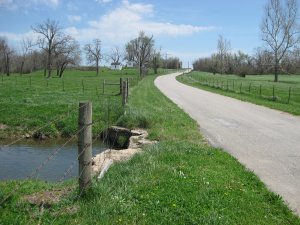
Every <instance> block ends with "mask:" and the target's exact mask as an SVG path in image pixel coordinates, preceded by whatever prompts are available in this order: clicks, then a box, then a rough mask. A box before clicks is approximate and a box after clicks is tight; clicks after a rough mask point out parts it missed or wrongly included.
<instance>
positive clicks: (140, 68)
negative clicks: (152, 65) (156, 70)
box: [139, 63, 143, 78]
mask: <svg viewBox="0 0 300 225" xmlns="http://www.w3.org/2000/svg"><path fill="white" fill-rule="evenodd" d="M142 73H143V71H142V64H141V63H140V65H139V75H140V78H141V77H142V76H143V74H142Z"/></svg>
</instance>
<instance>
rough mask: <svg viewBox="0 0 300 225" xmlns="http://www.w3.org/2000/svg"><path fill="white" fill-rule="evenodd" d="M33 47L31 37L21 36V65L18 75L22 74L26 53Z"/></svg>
mask: <svg viewBox="0 0 300 225" xmlns="http://www.w3.org/2000/svg"><path fill="white" fill-rule="evenodd" d="M32 47H33V42H32V39H31V38H23V39H22V42H21V66H20V75H22V74H23V69H24V64H25V61H26V58H27V56H28V54H29V53H30V52H31V50H32Z"/></svg>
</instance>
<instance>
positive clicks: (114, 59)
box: [107, 47, 122, 63]
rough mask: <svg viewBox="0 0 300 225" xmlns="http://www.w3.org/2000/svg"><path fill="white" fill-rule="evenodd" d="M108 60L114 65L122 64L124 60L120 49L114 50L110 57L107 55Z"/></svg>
mask: <svg viewBox="0 0 300 225" xmlns="http://www.w3.org/2000/svg"><path fill="white" fill-rule="evenodd" d="M107 57H108V59H109V60H111V61H112V62H113V63H120V60H121V59H122V52H121V50H120V49H119V48H118V47H114V48H112V50H111V52H110V54H109V55H107Z"/></svg>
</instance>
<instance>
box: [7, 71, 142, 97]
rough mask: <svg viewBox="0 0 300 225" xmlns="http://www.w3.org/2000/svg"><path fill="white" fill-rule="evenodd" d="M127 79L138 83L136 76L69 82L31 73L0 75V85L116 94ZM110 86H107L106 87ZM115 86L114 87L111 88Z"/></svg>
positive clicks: (131, 83)
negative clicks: (37, 76)
mask: <svg viewBox="0 0 300 225" xmlns="http://www.w3.org/2000/svg"><path fill="white" fill-rule="evenodd" d="M124 79H125V80H127V82H128V83H130V85H131V86H134V85H136V84H137V83H138V81H139V79H138V78H132V77H126V78H120V81H118V80H116V79H113V80H112V79H102V78H100V79H99V78H94V79H92V80H85V79H77V80H76V81H75V82H70V81H69V79H64V78H41V77H39V78H36V77H35V78H34V79H33V78H32V76H31V75H23V76H13V77H6V76H3V75H2V76H1V86H2V87H7V88H12V87H14V88H20V89H23V90H24V91H29V90H33V91H40V90H51V91H63V92H65V91H81V92H82V93H85V92H86V91H89V92H91V91H92V92H93V91H95V90H96V95H97V96H99V95H100V93H102V94H105V95H118V94H120V93H121V91H120V90H121V86H122V80H124ZM108 86H109V87H111V88H107V87H108ZM113 87H115V88H113Z"/></svg>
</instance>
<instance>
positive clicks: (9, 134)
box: [0, 68, 164, 139]
mask: <svg viewBox="0 0 300 225" xmlns="http://www.w3.org/2000/svg"><path fill="white" fill-rule="evenodd" d="M53 72H55V71H53ZM163 72H164V71H162V70H161V71H160V73H163ZM150 73H152V71H150ZM121 77H122V78H129V79H130V86H134V85H136V84H137V82H138V71H137V69H123V70H121V71H112V70H110V69H107V68H103V69H101V71H100V75H99V76H95V71H83V70H67V71H66V72H65V74H64V76H63V77H62V78H58V77H56V76H53V77H52V78H50V79H47V78H45V77H44V76H43V71H38V72H34V73H32V74H26V75H22V76H20V75H19V74H13V75H11V76H9V77H7V76H2V77H0V114H1V117H0V139H4V138H10V139H15V138H16V137H20V136H22V135H27V136H28V135H29V136H32V135H33V134H34V133H36V129H39V128H41V129H40V130H39V132H40V133H43V134H45V135H47V136H49V137H52V138H53V137H58V136H62V137H69V136H71V135H72V134H74V133H75V132H76V129H77V115H78V102H79V101H91V102H92V103H93V109H94V114H93V120H94V121H96V122H97V123H96V124H95V126H94V133H98V132H99V131H100V130H101V129H102V128H103V127H104V126H106V124H107V123H108V122H109V123H112V121H116V120H117V118H119V116H120V115H121V114H122V113H123V109H122V107H121V97H120V96H119V92H120V88H119V86H118V85H111V84H118V83H119V79H120V78H121ZM104 80H105V83H106V84H107V85H105V88H104V89H105V90H103V82H104ZM108 114H109V115H108ZM108 118H109V121H107V120H108ZM52 120H53V121H54V122H53V123H51V124H49V125H47V123H49V122H51V121H52Z"/></svg>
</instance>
